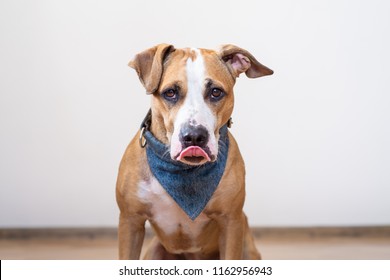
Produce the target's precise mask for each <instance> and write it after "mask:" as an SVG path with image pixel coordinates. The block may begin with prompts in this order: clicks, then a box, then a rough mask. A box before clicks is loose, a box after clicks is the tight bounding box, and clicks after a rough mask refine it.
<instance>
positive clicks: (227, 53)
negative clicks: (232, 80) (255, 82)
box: [219, 45, 274, 78]
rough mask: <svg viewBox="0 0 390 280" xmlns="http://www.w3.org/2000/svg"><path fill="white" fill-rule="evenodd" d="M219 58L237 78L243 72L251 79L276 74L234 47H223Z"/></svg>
mask: <svg viewBox="0 0 390 280" xmlns="http://www.w3.org/2000/svg"><path fill="white" fill-rule="evenodd" d="M219 56H220V58H221V59H222V60H223V61H225V63H226V64H227V65H228V66H229V69H230V71H232V74H233V76H235V77H238V76H239V75H240V74H241V73H243V72H245V74H246V75H247V76H248V77H249V78H259V77H262V76H266V75H272V74H273V73H274V71H272V70H271V69H269V68H268V67H266V66H264V65H263V64H261V63H260V62H258V61H257V59H256V58H255V57H254V56H253V55H252V54H250V53H249V52H248V51H246V50H244V49H241V48H240V47H237V46H234V45H223V46H221V48H220V50H219Z"/></svg>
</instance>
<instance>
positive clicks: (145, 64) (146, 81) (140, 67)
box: [129, 44, 174, 94]
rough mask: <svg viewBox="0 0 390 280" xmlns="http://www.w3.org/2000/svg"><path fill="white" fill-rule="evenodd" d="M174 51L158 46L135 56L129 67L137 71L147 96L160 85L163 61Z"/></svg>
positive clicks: (166, 45) (168, 47)
mask: <svg viewBox="0 0 390 280" xmlns="http://www.w3.org/2000/svg"><path fill="white" fill-rule="evenodd" d="M173 50H174V48H173V46H172V45H168V44H160V45H157V46H155V47H153V48H150V49H147V50H146V51H143V52H141V53H139V54H137V55H136V56H135V58H134V59H133V60H132V61H130V62H129V66H130V67H131V68H134V69H135V71H137V74H138V77H139V79H140V81H141V83H142V84H143V86H144V87H145V89H146V93H147V94H152V93H154V92H155V91H156V90H157V89H158V86H159V84H160V80H161V77H162V73H163V64H164V59H165V58H166V57H167V56H168V54H169V53H171V52H172V51H173Z"/></svg>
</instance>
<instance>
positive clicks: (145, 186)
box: [138, 177, 210, 250]
mask: <svg viewBox="0 0 390 280" xmlns="http://www.w3.org/2000/svg"><path fill="white" fill-rule="evenodd" d="M138 196H139V198H140V199H142V200H143V201H144V202H146V203H149V204H150V205H151V207H152V208H151V214H152V215H151V216H152V218H151V222H152V223H154V224H156V225H157V226H158V227H159V228H160V230H161V231H163V232H164V233H166V234H167V235H171V234H175V233H179V232H180V233H181V234H184V235H186V236H188V237H189V238H190V239H191V240H195V239H196V237H197V236H199V235H200V234H201V232H202V230H203V228H204V226H205V225H206V224H207V223H208V222H209V221H210V219H209V218H208V217H207V216H206V215H205V214H203V213H201V214H200V215H199V216H198V217H197V218H196V219H195V220H194V221H192V220H191V219H190V218H189V217H188V216H187V215H186V214H185V212H184V211H183V210H182V209H181V208H180V207H179V206H178V205H177V204H176V202H175V201H174V200H173V199H172V198H171V197H170V196H169V194H168V193H167V192H166V191H165V190H164V189H163V187H162V186H161V185H160V183H159V182H158V181H157V180H156V178H154V177H152V178H151V179H150V181H149V182H145V181H141V182H140V183H139V184H138ZM192 250H196V248H192Z"/></svg>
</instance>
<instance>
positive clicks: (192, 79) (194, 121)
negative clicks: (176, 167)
mask: <svg viewBox="0 0 390 280" xmlns="http://www.w3.org/2000/svg"><path fill="white" fill-rule="evenodd" d="M192 51H193V52H195V53H196V58H195V59H194V60H192V59H191V58H188V59H187V63H186V74H187V90H188V91H187V94H186V97H185V100H184V103H183V104H182V107H181V108H180V109H179V111H178V113H177V116H176V120H175V123H174V131H173V134H172V138H171V157H172V158H174V157H176V156H177V155H178V154H179V153H180V152H181V150H182V145H181V142H180V130H181V128H182V127H183V126H185V125H188V124H191V125H194V126H196V125H202V126H204V127H205V128H206V129H207V131H208V133H209V140H208V143H207V145H206V146H207V147H208V149H209V150H210V152H211V153H212V155H217V153H218V143H217V140H216V139H215V135H214V130H215V123H216V118H215V115H214V114H213V112H212V111H211V109H210V107H209V106H208V105H207V104H206V102H205V100H204V90H205V66H204V60H203V57H202V54H201V53H200V51H199V50H198V49H192Z"/></svg>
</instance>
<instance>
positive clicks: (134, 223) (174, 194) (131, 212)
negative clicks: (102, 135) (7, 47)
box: [116, 44, 273, 260]
mask: <svg viewBox="0 0 390 280" xmlns="http://www.w3.org/2000/svg"><path fill="white" fill-rule="evenodd" d="M129 66H130V67H132V68H133V69H135V70H136V72H137V74H138V76H139V79H140V81H141V83H142V84H143V86H144V87H145V89H146V93H147V94H149V95H151V109H150V111H149V113H148V114H147V116H146V118H145V120H144V121H143V122H142V125H141V128H140V131H138V133H137V134H136V136H135V137H134V138H133V140H132V141H131V142H130V144H129V146H128V147H127V149H126V151H125V153H124V156H123V158H122V160H121V163H120V167H119V173H118V179H117V187H116V197H117V203H118V206H119V209H120V217H119V227H118V239H119V258H120V259H139V258H140V257H141V251H142V246H143V240H144V236H145V222H146V221H149V223H150V225H151V227H152V229H153V231H154V233H155V236H154V237H153V239H152V240H151V241H150V243H149V247H148V248H147V249H146V250H145V253H144V257H143V258H144V259H171V260H176V259H226V260H227V259H232V260H238V259H260V258H261V255H260V253H259V252H258V250H257V248H256V246H255V243H254V239H253V236H252V234H251V232H250V229H249V226H248V221H247V217H246V215H245V214H244V212H243V205H244V199H245V166H244V161H243V159H242V156H241V154H240V151H239V148H238V146H237V143H236V141H235V139H234V138H233V136H232V134H231V133H230V132H229V131H228V127H229V126H230V125H231V114H232V111H233V105H234V95H233V86H234V84H235V82H236V78H237V77H239V75H240V74H242V73H245V74H246V76H247V77H249V78H258V77H262V76H265V75H271V74H273V71H272V70H271V69H269V68H268V67H266V66H264V65H262V64H261V63H259V62H258V61H257V60H256V58H255V57H254V56H253V55H252V54H250V53H249V52H248V51H246V50H244V49H242V48H240V47H237V46H234V45H223V46H221V47H220V49H219V50H209V49H195V48H184V49H176V48H174V46H172V45H169V44H160V45H157V46H155V47H152V48H150V49H147V50H145V51H143V52H141V53H139V54H137V55H136V56H135V58H134V59H133V60H132V61H130V63H129Z"/></svg>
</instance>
